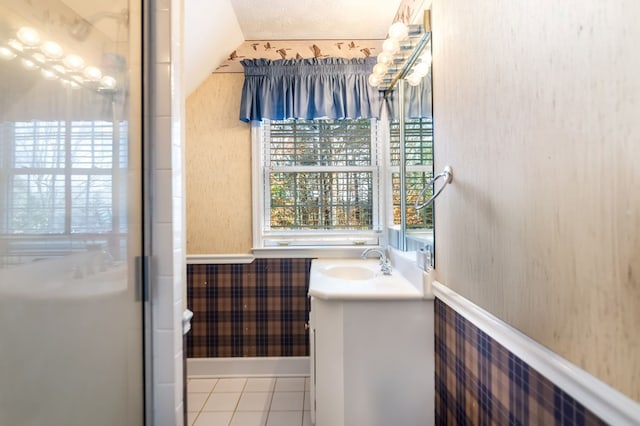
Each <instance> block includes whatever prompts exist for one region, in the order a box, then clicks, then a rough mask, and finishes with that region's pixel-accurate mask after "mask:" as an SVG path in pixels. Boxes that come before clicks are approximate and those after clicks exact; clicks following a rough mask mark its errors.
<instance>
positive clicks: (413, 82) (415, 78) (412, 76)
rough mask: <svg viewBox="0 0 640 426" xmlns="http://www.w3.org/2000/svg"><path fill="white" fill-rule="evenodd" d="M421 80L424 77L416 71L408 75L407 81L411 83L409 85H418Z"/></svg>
mask: <svg viewBox="0 0 640 426" xmlns="http://www.w3.org/2000/svg"><path fill="white" fill-rule="evenodd" d="M421 82H422V77H421V76H419V75H418V74H416V73H411V74H409V76H408V77H407V83H409V86H417V85H418V84H420V83H421Z"/></svg>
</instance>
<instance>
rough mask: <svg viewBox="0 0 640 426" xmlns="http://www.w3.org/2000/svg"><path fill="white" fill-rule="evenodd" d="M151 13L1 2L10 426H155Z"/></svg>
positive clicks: (5, 362) (3, 416)
mask: <svg viewBox="0 0 640 426" xmlns="http://www.w3.org/2000/svg"><path fill="white" fill-rule="evenodd" d="M141 34H142V28H141V1H140V0H138V2H136V1H135V0H113V1H110V2H104V1H99V0H31V1H23V0H0V93H1V94H2V95H1V96H0V424H2V425H54V426H57V425H65V426H70V425H83V426H84V425H105V426H107V425H108V426H112V425H141V424H143V420H144V403H143V400H144V361H143V340H144V339H143V335H144V333H143V329H144V327H143V323H144V321H143V317H144V312H143V305H144V301H143V295H142V291H141V287H142V284H141V283H142V273H141V267H139V266H138V265H140V264H143V263H144V262H141V261H140V259H143V255H144V250H143V246H144V240H143V205H142V199H143V192H142V137H141V135H142V112H141V105H142V98H141V84H142V71H141V60H142V59H141V58H142V54H141V49H142V48H141V45H140V43H141Z"/></svg>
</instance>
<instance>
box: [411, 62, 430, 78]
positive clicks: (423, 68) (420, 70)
mask: <svg viewBox="0 0 640 426" xmlns="http://www.w3.org/2000/svg"><path fill="white" fill-rule="evenodd" d="M413 72H414V73H416V74H417V75H419V76H420V77H424V76H425V75H427V74H428V73H429V64H425V63H424V62H420V63H418V64H416V66H414V67H413Z"/></svg>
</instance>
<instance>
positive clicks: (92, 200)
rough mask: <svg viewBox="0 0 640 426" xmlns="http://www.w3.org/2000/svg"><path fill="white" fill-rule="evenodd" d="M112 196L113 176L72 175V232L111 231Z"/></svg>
mask: <svg viewBox="0 0 640 426" xmlns="http://www.w3.org/2000/svg"><path fill="white" fill-rule="evenodd" d="M111 198H112V194H111V176H95V175H86V176H72V177H71V232H88V233H93V232H110V231H111V210H112V208H111V206H112V203H111Z"/></svg>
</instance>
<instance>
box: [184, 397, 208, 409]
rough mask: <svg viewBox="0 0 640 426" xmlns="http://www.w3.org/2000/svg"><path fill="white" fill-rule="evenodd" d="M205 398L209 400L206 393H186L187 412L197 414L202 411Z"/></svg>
mask: <svg viewBox="0 0 640 426" xmlns="http://www.w3.org/2000/svg"><path fill="white" fill-rule="evenodd" d="M207 398H209V394H208V393H187V411H188V412H190V413H197V412H198V411H200V410H202V406H203V405H204V403H205V401H206V400H207Z"/></svg>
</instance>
